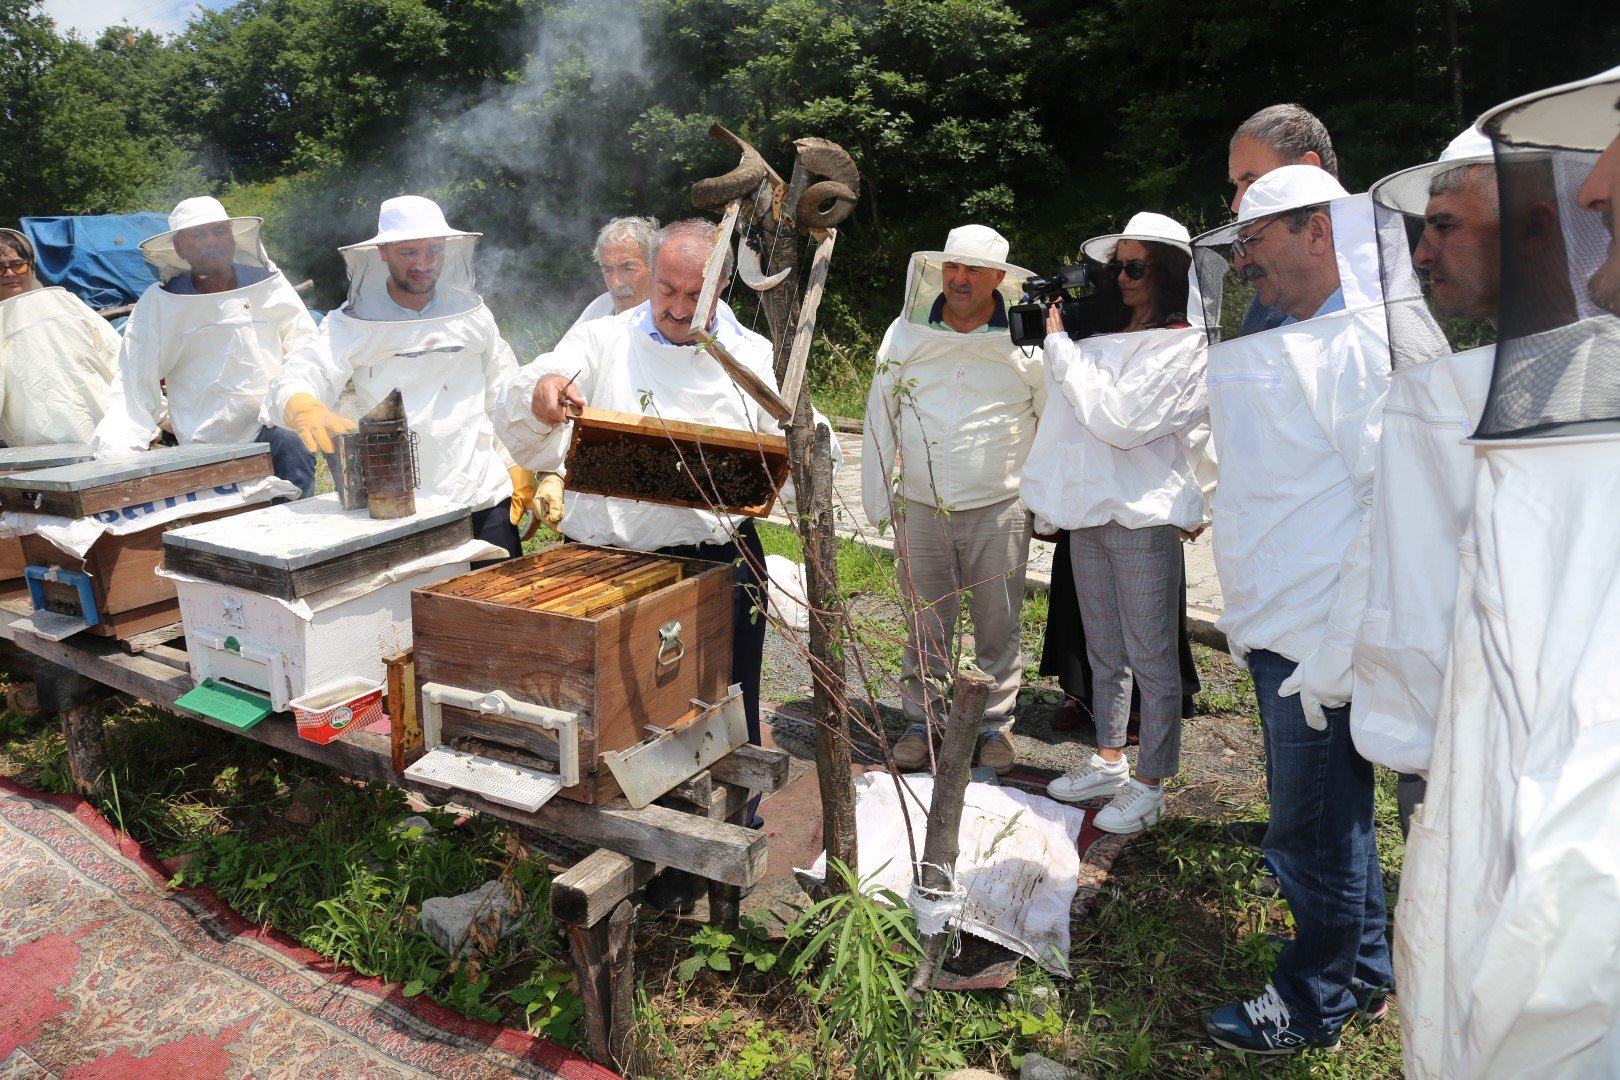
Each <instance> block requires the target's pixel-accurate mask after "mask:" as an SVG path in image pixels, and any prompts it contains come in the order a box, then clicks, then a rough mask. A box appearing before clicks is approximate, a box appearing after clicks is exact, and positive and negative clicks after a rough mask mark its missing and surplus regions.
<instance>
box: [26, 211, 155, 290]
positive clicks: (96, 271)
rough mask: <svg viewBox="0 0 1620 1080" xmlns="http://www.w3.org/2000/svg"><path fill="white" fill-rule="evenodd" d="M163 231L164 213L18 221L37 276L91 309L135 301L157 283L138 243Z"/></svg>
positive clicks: (32, 218) (39, 218)
mask: <svg viewBox="0 0 1620 1080" xmlns="http://www.w3.org/2000/svg"><path fill="white" fill-rule="evenodd" d="M168 228H169V217H168V215H167V214H103V215H98V216H94V217H25V218H23V219H22V231H23V232H24V233H25V234H27V236H28V239H30V240H32V241H33V243H34V250H35V251H36V252H37V253H38V255H39V276H40V277H41V278H42V279H44V281H45V283H46V284H47V285H60V286H62V287H63V288H65V289H67V290H68V291H69V292H71V293H74V294H75V295H77V296H78V297H79V299H81V300H83V301H84V302H85V303H87V304H89V305H90V306H91V307H93V308H109V307H118V306H120V305H122V304H133V303H134V302H135V301H136V300H138V299H140V296H141V293H143V292H145V291H146V287H147V286H148V285H150V284H152V283H153V282H154V281H156V280H157V268H156V267H154V266H153V265H152V264H151V263H149V262H147V261H146V260H145V259H144V258H142V257H141V249H140V246H139V245H140V242H141V241H142V240H145V239H146V238H147V237H148V236H155V235H157V234H158V233H160V232H166V231H167V230H168Z"/></svg>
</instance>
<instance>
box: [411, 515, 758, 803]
mask: <svg viewBox="0 0 1620 1080" xmlns="http://www.w3.org/2000/svg"><path fill="white" fill-rule="evenodd" d="M733 577H734V571H733V568H732V567H731V566H729V565H728V564H725V563H710V562H703V561H701V560H697V559H680V558H671V557H668V556H663V555H649V554H646V553H643V552H637V551H622V550H616V549H610V548H596V547H589V546H586V545H584V544H564V545H559V546H556V547H552V548H549V549H547V550H544V551H538V552H536V553H534V554H533V555H527V556H524V557H523V558H521V559H513V560H512V561H510V562H504V563H500V564H499V565H496V566H491V567H486V568H485V569H483V570H478V571H475V572H473V573H470V574H464V575H462V576H461V577H457V578H451V579H450V580H448V581H444V582H440V583H439V584H437V585H430V586H428V587H427V588H423V589H417V590H416V591H415V592H414V593H412V595H411V621H412V632H413V635H414V637H415V652H416V680H417V685H418V687H420V686H422V685H424V684H427V683H440V684H444V685H448V686H453V687H458V688H461V689H465V690H471V691H475V692H478V693H487V692H490V691H494V690H502V691H505V692H506V693H508V694H510V695H511V696H512V697H513V698H515V699H517V700H519V701H523V702H528V703H529V704H533V705H545V706H548V707H550V708H553V709H561V710H564V711H567V712H573V713H577V714H579V716H580V720H581V732H582V733H581V738H580V749H579V759H580V775H581V782H580V783H579V784H578V785H576V786H574V787H570V788H565V789H564V790H563V791H562V794H563V795H564V796H565V797H567V798H571V799H575V800H577V801H579V802H587V803H602V802H606V801H608V800H609V799H612V798H613V797H614V796H615V795H617V794H618V793H619V785H618V783H617V781H615V780H614V778H613V774H612V772H610V771H609V769H608V768H607V766H606V765H605V764H604V763H603V762H602V760H601V755H602V754H604V753H607V752H610V751H615V750H623V749H626V748H627V747H630V746H632V745H634V744H635V743H636V742H638V741H640V740H641V738H642V737H643V736H644V735H645V734H646V728H647V727H648V726H649V725H654V726H657V727H664V728H669V727H676V726H679V725H680V724H682V723H684V722H686V721H689V720H690V719H692V718H693V717H695V716H697V715H698V713H699V712H700V710H699V709H698V708H697V707H696V706H694V705H693V701H694V700H696V701H702V702H706V703H713V702H717V701H719V700H720V699H721V698H722V697H724V696H725V694H726V686H727V682H728V680H729V678H730V674H731V590H732V581H733ZM672 623H673V624H679V629H678V631H676V635H677V638H678V643H679V644H678V648H677V647H672V646H671V645H669V644H668V630H667V629H666V628H667V627H669V626H670V624H672ZM661 631H663V632H662V633H661ZM661 651H662V659H661ZM677 652H679V653H680V655H679V656H678V657H677V656H676V653H677ZM443 712H444V720H443V732H442V741H443V742H444V743H446V744H448V745H451V746H456V745H457V741H458V740H461V739H466V738H469V737H470V738H472V739H474V740H477V741H478V742H480V743H483V744H493V745H497V746H502V747H507V748H511V749H513V750H515V751H517V752H518V754H519V756H520V757H523V756H528V757H530V758H531V759H534V758H538V759H542V760H545V761H555V760H556V757H557V748H556V741H555V736H553V735H552V734H551V733H550V732H548V731H547V730H545V729H543V728H539V727H533V726H530V725H526V724H522V723H519V722H516V721H512V720H508V719H504V718H502V717H497V716H485V715H480V714H478V713H475V712H471V711H468V710H462V709H457V708H453V707H450V706H446V707H445V708H444V711H443Z"/></svg>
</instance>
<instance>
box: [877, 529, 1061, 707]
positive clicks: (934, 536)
mask: <svg viewBox="0 0 1620 1080" xmlns="http://www.w3.org/2000/svg"><path fill="white" fill-rule="evenodd" d="M1030 528H1031V521H1030V515H1029V511H1028V510H1027V509H1026V508H1025V506H1024V504H1023V503H1022V502H1021V501H1020V500H1019V499H1017V498H1016V497H1014V498H1011V499H1007V500H1005V501H1004V502H998V503H992V504H991V505H989V506H981V507H978V508H977V509H973V510H953V511H943V510H938V509H936V508H935V507H932V506H929V505H928V504H926V503H920V502H913V501H912V500H910V499H907V500H905V502H904V505H903V506H902V507H901V513H900V514H899V516H898V519H897V520H896V521H895V530H894V536H895V550H896V552H897V553H898V554H899V557H900V588H901V590H902V592H903V593H904V595H905V598H906V600H907V601H908V608H909V613H908V617H909V622H910V626H909V628H908V634H907V641H906V652H905V658H904V661H903V662H902V667H901V673H900V680H901V701H902V704H903V706H904V708H905V714H906V719H907V720H908V721H909V722H911V723H913V724H919V723H923V722H924V721H926V720H933V721H934V722H935V723H943V722H944V720H945V715H946V708H947V707H946V705H945V703H944V694H945V692H946V691H947V690H948V689H949V687H950V683H951V673H952V672H953V671H954V670H955V667H956V664H955V661H956V657H957V654H958V652H959V648H958V642H957V637H956V623H957V616H958V614H959V612H960V611H961V607H962V595H963V594H964V593H966V594H967V606H968V616H969V617H970V618H971V619H972V620H973V651H974V660H975V661H976V662H977V664H978V666H979V668H980V670H982V671H983V672H984V673H985V674H986V675H989V676H990V677H991V678H992V679H994V680H995V686H994V687H993V688H992V689H991V691H990V700H989V702H988V703H987V704H986V706H985V710H984V724H983V728H982V730H983V731H986V732H989V731H997V730H1000V731H1006V730H1010V729H1011V728H1012V722H1013V710H1014V708H1015V707H1016V706H1017V704H1018V687H1019V684H1020V683H1021V682H1022V681H1023V674H1024V667H1023V660H1022V657H1021V656H1020V655H1019V651H1018V646H1019V615H1020V613H1021V612H1022V610H1023V604H1024V569H1025V566H1026V564H1027V563H1028V561H1029V539H1030Z"/></svg>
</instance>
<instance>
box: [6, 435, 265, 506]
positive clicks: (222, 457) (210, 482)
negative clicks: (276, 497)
mask: <svg viewBox="0 0 1620 1080" xmlns="http://www.w3.org/2000/svg"><path fill="white" fill-rule="evenodd" d="M270 472H271V469H270V448H269V447H267V446H265V445H264V444H263V443H246V444H242V445H230V446H202V445H192V446H169V447H164V448H163V449H160V450H148V451H147V452H146V453H144V454H136V455H134V456H132V457H127V458H117V459H113V460H109V461H81V462H78V463H77V464H73V465H59V466H56V467H54V468H48V469H34V470H32V471H30V472H26V473H20V474H17V475H14V476H0V507H4V508H5V509H7V510H28V511H32V512H34V513H38V514H54V515H56V516H57V517H68V518H82V517H90V516H91V515H93V514H99V513H101V512H103V511H105V510H122V509H123V508H124V507H126V506H138V505H140V504H142V503H149V502H155V501H157V500H159V499H169V498H173V497H175V496H178V495H185V494H188V493H190V492H193V491H205V490H207V489H209V488H213V487H224V486H227V485H230V484H239V483H242V482H243V481H247V480H257V479H259V478H260V477H264V476H269V475H270Z"/></svg>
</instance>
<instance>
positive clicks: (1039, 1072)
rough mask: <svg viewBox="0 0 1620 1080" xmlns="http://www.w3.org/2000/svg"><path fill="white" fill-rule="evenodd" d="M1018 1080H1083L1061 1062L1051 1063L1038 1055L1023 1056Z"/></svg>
mask: <svg viewBox="0 0 1620 1080" xmlns="http://www.w3.org/2000/svg"><path fill="white" fill-rule="evenodd" d="M1018 1080H1084V1078H1083V1077H1081V1075H1080V1074H1079V1073H1077V1072H1075V1071H1074V1070H1073V1069H1071V1068H1069V1067H1068V1066H1067V1065H1065V1064H1063V1063H1062V1062H1061V1061H1053V1060H1052V1059H1051V1058H1049V1057H1042V1056H1041V1055H1039V1054H1025V1055H1024V1064H1023V1065H1022V1066H1021V1067H1020V1068H1019V1070H1018Z"/></svg>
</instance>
